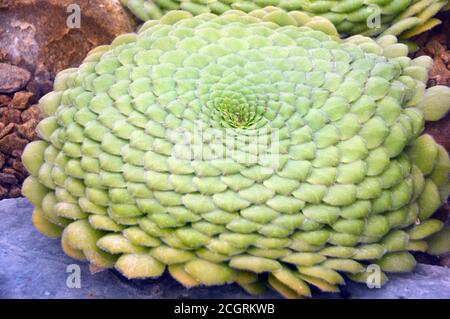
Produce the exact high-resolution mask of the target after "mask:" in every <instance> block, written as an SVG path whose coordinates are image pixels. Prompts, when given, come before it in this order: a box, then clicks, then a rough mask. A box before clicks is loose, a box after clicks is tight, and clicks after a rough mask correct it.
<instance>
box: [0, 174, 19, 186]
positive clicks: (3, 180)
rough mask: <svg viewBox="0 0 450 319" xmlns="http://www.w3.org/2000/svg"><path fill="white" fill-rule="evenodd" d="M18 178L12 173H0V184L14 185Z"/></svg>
mask: <svg viewBox="0 0 450 319" xmlns="http://www.w3.org/2000/svg"><path fill="white" fill-rule="evenodd" d="M17 183H18V180H17V178H16V176H14V175H13V174H6V173H0V184H2V185H14V184H17Z"/></svg>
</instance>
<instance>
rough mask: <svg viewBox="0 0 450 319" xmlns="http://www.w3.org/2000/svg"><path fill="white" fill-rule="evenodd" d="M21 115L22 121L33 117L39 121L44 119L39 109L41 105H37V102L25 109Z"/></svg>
mask: <svg viewBox="0 0 450 319" xmlns="http://www.w3.org/2000/svg"><path fill="white" fill-rule="evenodd" d="M20 117H21V119H22V122H27V121H29V120H31V119H34V120H36V121H38V122H39V121H40V120H41V119H42V114H41V110H39V106H37V104H36V105H32V106H30V107H29V108H27V109H26V110H25V111H23V112H22V114H21V115H20Z"/></svg>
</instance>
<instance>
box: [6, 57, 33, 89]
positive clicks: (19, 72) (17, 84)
mask: <svg viewBox="0 0 450 319" xmlns="http://www.w3.org/2000/svg"><path fill="white" fill-rule="evenodd" d="M30 79H31V74H30V72H29V71H28V70H25V69H22V68H19V67H17V66H14V65H11V64H7V63H0V93H13V92H16V91H19V90H20V89H21V88H23V87H24V86H25V85H27V83H28V81H30Z"/></svg>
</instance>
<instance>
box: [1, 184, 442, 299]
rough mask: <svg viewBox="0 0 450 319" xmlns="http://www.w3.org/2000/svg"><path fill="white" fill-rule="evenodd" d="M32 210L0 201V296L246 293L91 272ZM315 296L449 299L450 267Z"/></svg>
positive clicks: (419, 268) (271, 295)
mask: <svg viewBox="0 0 450 319" xmlns="http://www.w3.org/2000/svg"><path fill="white" fill-rule="evenodd" d="M0 196H1V187H0ZM32 210H33V207H32V205H31V204H30V203H29V202H28V201H27V200H26V199H24V198H19V199H7V200H2V201H0V218H1V220H2V222H1V223H0V278H1V280H0V298H145V299H148V298H174V299H180V298H183V299H186V298H235V299H248V298H251V296H249V295H248V294H247V293H245V292H244V291H243V290H242V289H241V288H240V287H238V286H236V285H228V286H223V287H197V288H191V289H185V288H184V287H182V286H181V285H180V284H178V283H177V282H176V281H175V280H173V279H172V278H170V276H168V275H164V276H163V277H162V278H159V279H155V280H127V279H125V278H124V277H122V276H121V275H120V274H119V273H117V272H116V271H114V270H106V271H102V272H98V273H95V274H94V275H92V274H91V272H90V269H89V266H88V265H87V263H84V262H80V261H77V260H74V259H71V258H69V257H67V256H66V255H64V254H63V252H62V250H61V247H60V242H59V241H58V240H54V239H49V238H46V237H44V236H43V235H41V234H39V233H38V232H37V230H35V228H34V227H33V226H32V224H31V213H32ZM70 265H72V267H75V268H76V269H77V267H80V268H79V269H80V270H81V287H80V288H68V286H67V285H66V282H67V279H68V276H69V275H70V274H72V273H73V270H72V271H70V268H69V272H68V268H67V267H68V266H70ZM73 265H75V266H73ZM91 270H93V271H94V272H95V271H96V270H95V269H91ZM314 296H315V297H317V298H342V297H346V298H395V299H398V298H400V299H403V298H445V299H449V298H450V268H445V267H438V266H430V265H422V264H419V265H418V266H417V267H416V269H415V271H414V272H413V273H411V274H404V275H390V276H389V281H388V283H387V284H386V285H385V286H384V287H382V288H380V289H376V288H374V289H369V288H367V287H366V286H365V285H361V284H355V283H348V285H347V286H345V287H343V293H342V294H323V293H315V294H314ZM261 297H262V298H279V295H278V294H276V293H275V292H273V291H271V290H267V291H266V292H265V293H264V294H263V295H262V296H261Z"/></svg>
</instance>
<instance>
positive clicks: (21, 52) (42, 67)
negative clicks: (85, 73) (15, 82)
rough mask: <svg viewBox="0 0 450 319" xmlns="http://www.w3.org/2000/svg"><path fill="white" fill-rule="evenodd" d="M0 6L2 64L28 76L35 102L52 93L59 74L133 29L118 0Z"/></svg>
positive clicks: (17, 0)
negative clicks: (26, 72)
mask: <svg viewBox="0 0 450 319" xmlns="http://www.w3.org/2000/svg"><path fill="white" fill-rule="evenodd" d="M0 3H2V9H1V19H0V61H1V60H4V61H8V63H10V64H13V65H17V66H20V67H23V68H26V69H27V70H28V71H30V72H31V80H30V81H29V83H28V85H27V91H30V92H33V93H34V94H35V97H34V98H35V99H36V100H37V99H39V98H40V97H41V96H42V95H43V94H45V93H47V92H48V91H50V90H51V88H52V81H53V79H54V77H55V75H56V74H57V73H58V72H59V71H61V70H64V69H66V68H68V67H72V66H78V65H79V64H80V63H81V62H82V61H83V59H84V57H85V56H86V54H87V52H89V51H90V50H91V49H93V48H94V47H97V46H99V45H102V44H109V43H110V42H111V41H112V40H113V39H114V38H115V37H116V36H117V35H119V34H122V33H127V32H132V31H134V29H135V27H136V23H135V21H134V19H133V18H131V17H130V15H129V14H128V13H127V11H126V10H125V9H124V8H123V7H122V6H121V4H120V2H119V0H46V1H42V0H8V1H5V0H2V1H0ZM77 14H79V18H80V19H78V17H77ZM78 22H79V23H78ZM1 30H3V32H1ZM2 57H3V58H2ZM1 73H2V72H1V71H0V74H1ZM27 82H28V81H27ZM0 87H1V86H0ZM15 91H17V90H15ZM10 92H12V91H10ZM0 93H1V91H0ZM36 100H35V101H34V102H36Z"/></svg>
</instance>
